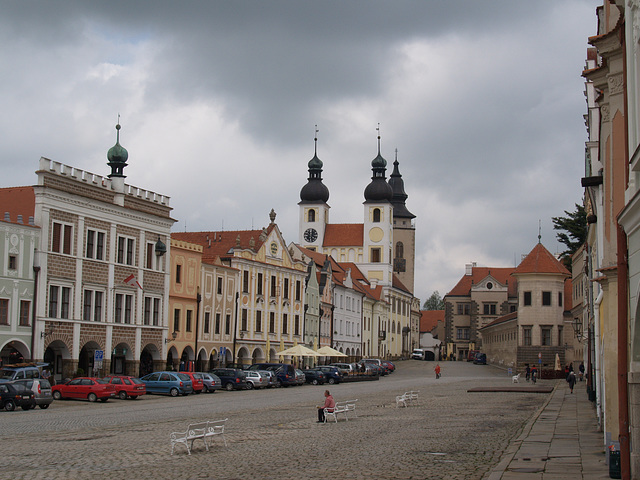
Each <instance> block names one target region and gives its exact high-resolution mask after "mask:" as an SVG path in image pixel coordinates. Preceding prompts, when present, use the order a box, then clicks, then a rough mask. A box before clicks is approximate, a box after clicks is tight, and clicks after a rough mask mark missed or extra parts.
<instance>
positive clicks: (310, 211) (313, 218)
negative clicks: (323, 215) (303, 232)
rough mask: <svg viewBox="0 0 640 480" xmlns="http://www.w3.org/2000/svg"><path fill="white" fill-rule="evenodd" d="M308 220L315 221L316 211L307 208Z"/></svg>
mask: <svg viewBox="0 0 640 480" xmlns="http://www.w3.org/2000/svg"><path fill="white" fill-rule="evenodd" d="M307 221H308V222H315V221H316V211H315V210H313V209H311V210H309V218H308V220H307Z"/></svg>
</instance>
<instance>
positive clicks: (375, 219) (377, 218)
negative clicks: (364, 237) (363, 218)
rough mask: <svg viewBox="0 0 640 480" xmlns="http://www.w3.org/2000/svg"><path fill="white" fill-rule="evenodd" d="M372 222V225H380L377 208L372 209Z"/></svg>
mask: <svg viewBox="0 0 640 480" xmlns="http://www.w3.org/2000/svg"><path fill="white" fill-rule="evenodd" d="M373 222H374V223H380V209H379V208H374V209H373Z"/></svg>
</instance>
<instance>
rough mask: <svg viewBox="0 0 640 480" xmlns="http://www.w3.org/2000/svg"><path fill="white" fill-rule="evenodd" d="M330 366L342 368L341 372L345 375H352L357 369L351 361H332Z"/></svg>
mask: <svg viewBox="0 0 640 480" xmlns="http://www.w3.org/2000/svg"><path fill="white" fill-rule="evenodd" d="M329 366H330V367H336V368H337V369H338V370H340V373H342V375H343V376H347V375H351V374H353V373H355V370H356V369H355V367H354V366H353V365H351V364H350V363H330V364H329Z"/></svg>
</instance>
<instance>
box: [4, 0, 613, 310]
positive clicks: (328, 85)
mask: <svg viewBox="0 0 640 480" xmlns="http://www.w3.org/2000/svg"><path fill="white" fill-rule="evenodd" d="M600 3H602V2H601V0H573V1H571V0H567V1H562V2H558V1H554V0H536V1H528V2H514V1H513V0H505V1H498V0H495V1H482V2H480V1H478V0H467V1H462V0H446V1H445V0H413V1H409V0H406V1H405V0H393V1H392V0H387V1H377V0H367V1H365V0H351V1H344V0H314V1H307V0H289V1H273V0H269V1H267V0H262V1H259V0H255V1H244V0H234V1H222V0H220V1H197V2H196V1H181V2H177V1H168V0H167V1H154V2H148V1H135V0H134V1H131V0H128V1H109V2H86V1H78V2H71V1H63V2H51V1H49V0H46V1H41V2H37V1H29V2H16V1H8V0H1V1H0V6H1V7H2V12H3V13H2V15H1V16H0V44H1V45H2V47H1V48H0V70H1V73H0V104H1V105H2V106H3V109H2V110H3V111H2V115H0V144H2V146H3V149H2V153H1V154H0V162H1V164H2V165H1V167H2V172H3V174H2V175H1V176H0V187H8V186H17V185H31V184H34V183H35V181H36V177H35V175H34V171H35V170H36V169H37V165H38V159H39V158H40V157H41V156H44V157H47V158H50V159H52V160H56V161H59V162H62V163H65V164H67V165H72V166H75V167H78V168H82V169H85V170H88V171H91V172H93V173H98V174H104V175H106V174H108V173H109V169H108V166H107V165H106V152H107V150H108V149H109V148H110V147H111V146H112V145H113V144H114V143H115V129H114V126H115V124H116V123H117V119H118V114H120V123H121V125H122V130H121V137H120V143H121V144H122V145H123V146H124V147H125V148H127V150H128V151H129V166H128V167H127V168H126V169H125V173H126V175H127V179H126V182H127V183H129V184H132V185H135V186H138V187H142V188H145V189H148V190H153V191H156V192H159V193H162V194H165V195H169V196H171V203H172V206H173V208H174V211H173V217H174V218H175V219H176V220H178V222H177V223H176V225H175V228H174V231H185V229H186V230H189V231H196V230H222V229H225V230H244V229H251V228H261V227H263V226H266V225H267V224H268V222H269V218H268V214H269V211H270V210H271V208H273V209H274V210H275V211H276V212H277V214H278V216H277V219H276V222H277V223H278V225H279V226H280V228H281V230H282V231H283V233H284V236H285V239H286V240H287V242H290V241H298V238H297V235H298V225H297V224H298V205H297V203H298V202H299V200H300V197H299V193H300V189H301V188H302V186H303V185H304V184H305V183H306V179H307V163H308V161H309V160H310V159H311V157H312V156H313V147H314V142H313V138H314V130H315V127H314V126H315V125H316V124H317V125H318V130H319V133H318V139H319V140H318V156H319V157H320V159H321V160H322V161H323V162H324V175H323V176H324V183H325V184H326V185H327V187H328V188H329V191H330V195H331V196H330V199H329V204H330V206H331V212H330V215H331V221H332V222H333V223H352V222H354V223H355V222H362V219H363V205H362V202H363V201H364V197H363V191H364V189H365V187H366V186H367V184H368V183H369V181H370V178H371V160H373V158H374V157H375V156H376V154H377V140H376V136H377V131H376V127H377V125H378V123H379V124H380V132H381V136H382V143H381V144H382V155H383V156H384V157H385V158H386V159H387V161H388V163H389V167H390V169H389V170H388V172H387V174H388V175H389V174H390V173H391V168H392V162H393V160H394V157H395V150H396V149H397V151H398V154H397V155H398V160H399V162H400V171H401V173H402V175H403V178H404V180H405V189H406V191H407V193H408V194H409V199H408V201H407V207H408V208H409V210H410V211H412V212H413V213H414V214H415V215H416V216H417V218H416V242H417V259H416V269H417V272H418V273H417V276H416V286H415V294H416V296H418V297H420V298H421V299H422V300H423V301H424V300H425V299H426V298H427V297H428V296H429V295H430V294H431V293H432V292H433V291H434V290H438V291H439V292H440V293H441V294H442V295H444V294H445V293H446V292H448V291H449V290H450V289H451V288H452V287H453V286H454V285H455V283H456V282H457V280H458V279H459V278H460V277H461V276H462V275H463V274H464V266H465V263H469V262H477V263H478V265H482V266H496V267H504V266H513V265H514V263H516V262H517V261H519V260H520V258H521V255H522V254H526V253H528V252H529V251H530V250H531V249H532V248H533V247H534V245H535V243H536V242H537V237H538V226H539V224H540V226H541V233H542V241H543V243H544V244H545V246H546V247H547V248H548V249H549V250H550V251H551V252H552V253H556V252H559V251H561V250H562V245H560V244H558V243H557V242H556V240H555V232H554V231H553V225H552V222H551V217H553V216H558V215H563V214H564V213H563V212H564V210H570V211H572V210H574V204H575V203H578V202H580V201H581V198H582V189H581V188H580V177H581V176H583V164H584V142H585V140H586V132H585V127H584V120H583V118H582V116H583V114H584V113H585V111H586V105H585V98H584V94H583V91H584V82H583V79H582V78H581V72H582V69H583V66H584V63H585V58H586V48H587V37H589V36H590V35H594V34H595V33H596V16H595V9H596V6H597V5H598V4H600Z"/></svg>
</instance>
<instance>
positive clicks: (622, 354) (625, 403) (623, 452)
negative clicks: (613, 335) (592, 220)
mask: <svg viewBox="0 0 640 480" xmlns="http://www.w3.org/2000/svg"><path fill="white" fill-rule="evenodd" d="M617 227H618V419H619V427H618V430H619V432H620V433H619V436H618V440H619V441H620V473H621V474H622V478H623V479H625V480H629V479H630V478H631V451H630V450H631V449H630V446H629V398H628V395H629V392H628V387H627V370H628V355H627V350H628V348H629V347H628V343H629V342H628V335H627V328H628V327H627V324H628V322H627V318H628V315H629V311H628V310H629V309H628V306H627V305H628V298H629V297H628V291H627V290H628V286H627V284H628V278H629V274H628V265H627V235H626V233H625V232H624V229H623V228H622V225H620V224H617Z"/></svg>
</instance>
